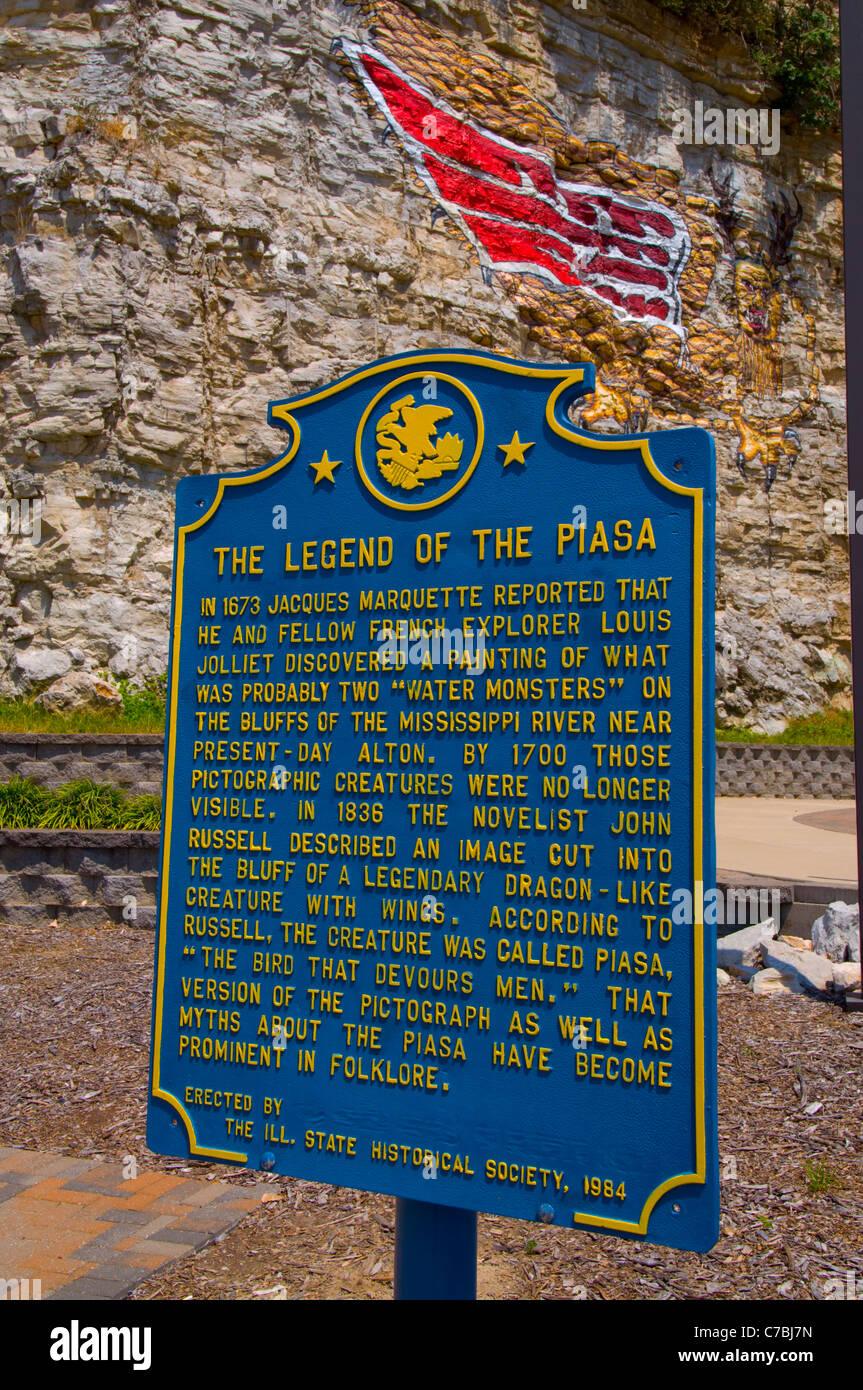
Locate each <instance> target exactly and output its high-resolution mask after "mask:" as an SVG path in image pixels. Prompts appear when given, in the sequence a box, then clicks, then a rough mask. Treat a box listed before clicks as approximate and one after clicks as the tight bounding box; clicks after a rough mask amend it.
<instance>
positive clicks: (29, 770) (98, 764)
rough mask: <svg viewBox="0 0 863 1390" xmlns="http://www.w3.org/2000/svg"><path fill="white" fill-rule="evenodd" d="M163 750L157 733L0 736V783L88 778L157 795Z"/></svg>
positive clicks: (49, 784)
mask: <svg viewBox="0 0 863 1390" xmlns="http://www.w3.org/2000/svg"><path fill="white" fill-rule="evenodd" d="M163 747H164V739H163V738H162V735H161V734H0V782H6V781H8V780H9V778H10V777H14V776H18V777H30V778H32V780H33V781H34V782H38V783H39V785H40V786H42V787H59V786H62V785H63V783H65V782H74V781H78V780H79V779H82V778H89V779H90V780H91V781H93V782H113V783H114V784H115V785H116V786H118V787H120V788H122V790H123V791H124V792H127V793H129V794H130V795H133V794H134V795H139V794H143V793H145V792H151V793H155V795H157V796H161V794H162V765H163V762H164V754H163Z"/></svg>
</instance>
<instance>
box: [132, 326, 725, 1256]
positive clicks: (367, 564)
mask: <svg viewBox="0 0 863 1390" xmlns="http://www.w3.org/2000/svg"><path fill="white" fill-rule="evenodd" d="M593 379H594V378H593V368H592V367H590V366H567V367H549V366H540V365H537V364H530V363H523V362H514V361H510V360H507V359H504V358H499V357H494V356H491V355H487V354H483V353H475V352H472V353H462V352H451V353H423V354H411V355H405V356H402V357H398V358H391V359H388V360H386V361H382V362H376V363H374V364H373V365H371V366H369V367H366V368H364V369H362V370H360V371H356V372H353V373H352V374H351V375H350V376H348V377H345V378H344V379H343V380H341V381H338V382H336V383H334V384H333V385H332V386H329V387H327V388H326V389H324V390H321V391H317V392H313V393H310V394H308V395H306V396H304V397H301V398H299V399H298V400H294V401H284V402H279V403H278V404H275V405H273V406H272V407H271V409H270V418H271V420H272V421H273V423H275V424H279V425H282V426H284V428H285V429H287V430H288V431H289V434H290V446H289V448H288V451H287V453H285V454H284V455H283V456H282V457H280V458H278V459H276V460H275V461H274V462H273V463H272V464H270V465H269V467H267V468H265V469H263V470H261V471H259V472H256V473H250V474H243V475H236V476H222V477H201V478H189V479H186V480H184V481H183V482H182V483H181V484H180V485H179V488H178V491H177V533H176V554H175V569H174V608H173V618H172V656H171V675H170V701H169V719H168V743H167V758H166V782H165V792H166V795H165V813H164V825H163V842H162V877H161V887H160V910H159V929H158V942H157V962H156V964H157V970H156V990H155V1007H154V1034H153V1062H152V1081H151V1097H150V1112H149V1127H148V1142H149V1144H150V1146H151V1148H153V1149H154V1150H156V1151H157V1152H161V1153H168V1154H174V1155H182V1156H187V1155H188V1156H190V1157H199V1158H215V1159H219V1160H222V1161H228V1162H235V1163H238V1164H248V1165H250V1166H252V1167H261V1168H267V1169H271V1170H275V1171H276V1172H281V1173H286V1174H291V1175H295V1176H299V1177H307V1178H314V1179H318V1180H321V1181H326V1182H333V1183H339V1184H344V1185H346V1186H351V1187H357V1188H366V1189H369V1190H372V1191H380V1192H388V1193H392V1194H395V1195H397V1196H402V1197H410V1198H416V1199H419V1200H423V1201H431V1202H439V1203H443V1204H446V1205H450V1206H455V1207H463V1208H469V1209H475V1210H480V1211H492V1212H499V1213H501V1214H503V1215H507V1216H518V1217H523V1218H526V1219H536V1218H537V1217H539V1218H540V1219H542V1220H547V1221H553V1222H555V1223H557V1224H560V1225H566V1226H571V1225H573V1223H574V1224H576V1225H579V1226H586V1227H591V1228H594V1229H602V1230H608V1231H614V1232H618V1233H621V1234H627V1235H632V1236H642V1237H645V1236H646V1237H647V1238H649V1239H651V1240H656V1241H659V1242H662V1243H664V1244H668V1245H675V1246H683V1247H694V1248H697V1249H705V1248H708V1247H709V1246H710V1245H711V1244H712V1243H713V1242H714V1240H715V1238H716V1234H717V1212H718V1183H717V1166H716V1085H715V1051H716V1040H715V959H714V943H713V941H712V939H710V938H711V936H712V933H711V932H710V931H709V930H708V931H707V932H706V931H705V928H704V926H703V924H702V918H703V912H702V901H703V890H704V885H705V884H709V883H711V881H712V879H713V877H714V840H713V764H714V755H713V732H712V731H713V582H712V574H713V532H714V459H713V446H712V443H711V441H710V439H709V437H708V436H707V435H706V434H705V433H704V432H703V431H701V430H697V429H681V430H675V431H669V432H664V433H659V434H652V435H649V436H641V437H629V436H628V437H620V436H616V437H598V436H595V435H593V436H591V435H587V434H585V433H583V432H582V431H580V430H579V429H578V428H576V427H575V426H574V425H573V424H572V421H571V416H570V413H569V407H571V405H572V404H573V402H575V401H576V400H577V398H578V397H579V395H581V394H584V393H585V392H587V391H590V390H591V389H592V387H593Z"/></svg>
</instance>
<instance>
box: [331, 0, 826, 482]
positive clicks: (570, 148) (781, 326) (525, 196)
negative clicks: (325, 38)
mask: <svg viewBox="0 0 863 1390" xmlns="http://www.w3.org/2000/svg"><path fill="white" fill-rule="evenodd" d="M357 11H358V14H359V17H360V19H361V22H362V24H363V25H364V26H366V28H365V30H364V32H367V33H368V38H363V40H362V41H359V42H357V41H355V40H352V39H349V38H347V37H342V38H339V39H337V40H336V41H335V43H334V45H333V48H334V52H335V53H337V54H338V55H339V56H340V58H341V61H342V63H343V64H344V66H345V69H346V71H347V72H348V73H349V75H350V78H351V80H352V82H353V83H354V84H355V85H356V88H357V90H358V92H359V93H361V95H362V99H363V101H364V102H365V104H366V105H367V107H368V108H369V110H370V111H372V112H375V113H377V114H378V115H379V116H380V117H381V118H382V119H383V121H384V122H385V127H384V134H385V136H386V137H389V138H392V139H394V140H395V141H396V142H397V145H398V148H399V150H400V152H401V154H402V157H403V158H404V160H405V161H406V164H407V167H408V169H409V170H410V173H411V176H412V177H413V179H414V180H415V182H416V185H417V187H418V188H419V189H421V190H422V192H423V193H424V194H425V195H426V196H427V197H428V199H429V200H430V202H431V203H432V205H433V206H432V209H431V217H432V221H433V222H438V221H439V220H440V219H446V225H447V227H448V229H449V230H451V232H452V233H453V234H454V235H455V236H456V237H458V238H459V239H460V240H461V241H462V243H463V245H464V247H465V252H466V254H467V255H469V256H471V257H472V258H473V259H474V260H475V261H476V262H477V263H478V266H479V270H480V273H481V274H482V276H483V278H484V279H485V281H486V282H487V283H490V284H491V283H494V284H497V285H499V286H500V287H501V289H502V290H503V291H504V293H505V294H507V295H508V296H509V297H510V298H511V299H512V300H513V302H514V303H515V304H516V305H517V306H518V308H519V310H520V312H521V314H522V315H523V317H524V319H525V320H526V321H527V323H528V324H529V326H530V331H531V334H532V336H533V337H534V338H535V340H536V341H538V342H539V343H541V344H542V345H543V346H544V347H545V348H547V349H548V350H549V351H551V352H553V353H554V354H555V356H556V357H557V358H558V359H559V360H562V361H565V360H570V361H572V360H575V359H584V360H587V361H592V362H594V363H595V364H596V366H597V389H596V392H595V393H594V395H593V396H592V397H586V398H585V401H584V403H583V405H582V408H581V412H580V420H581V423H582V425H583V426H584V427H585V428H588V429H606V430H607V429H617V430H624V431H639V430H645V429H647V428H648V427H650V426H651V425H658V426H666V427H667V426H669V425H673V424H683V423H686V424H689V423H697V424H699V425H703V426H704V427H705V428H707V429H710V430H713V431H714V432H723V431H724V432H727V433H729V434H730V435H731V436H732V439H733V444H734V457H735V461H736V463H737V467H738V468H739V469H740V471H741V473H742V475H743V476H744V478H747V477H750V476H752V472H753V470H758V471H759V474H760V476H761V477H762V478H763V483H764V487H765V489H766V490H767V491H768V492H769V490H770V488H771V487H772V485H773V483H774V481H775V479H776V477H777V475H778V474H779V472H780V468H784V470H785V472H786V473H787V474H790V472H791V470H792V467H793V464H794V461H795V459H796V458H797V456H798V454H799V452H800V448H801V440H800V435H799V433H798V430H797V426H798V425H800V423H801V422H802V421H804V420H805V419H806V417H807V416H808V415H809V414H810V413H811V412H812V411H813V409H814V408H815V405H816V404H817V401H818V378H819V373H818V367H817V364H816V360H815V319H814V315H813V313H812V311H811V309H810V308H808V307H807V306H806V305H804V303H803V302H802V300H801V299H800V297H799V296H798V295H797V294H796V293H795V292H794V290H793V288H792V282H791V279H790V274H789V267H790V266H791V260H792V242H793V238H794V233H795V231H796V229H797V227H798V225H799V223H800V221H801V219H802V215H803V214H802V208H801V205H800V203H799V201H798V200H797V198H796V196H794V197H793V201H792V200H791V199H789V198H788V197H787V196H786V195H785V193H783V192H780V193H779V194H778V195H777V197H776V198H775V199H773V200H771V202H770V203H769V204H768V206H767V207H766V208H765V209H764V218H763V221H764V226H763V227H762V229H761V232H760V233H758V232H755V231H747V230H746V229H745V228H744V227H743V226H742V218H741V215H740V213H739V211H738V208H737V193H736V191H735V189H734V186H733V176H732V173H731V172H725V173H722V172H719V171H718V170H716V169H711V172H710V180H711V190H710V194H709V195H707V194H697V193H694V192H687V191H685V189H684V188H683V187H681V175H680V174H679V173H678V172H677V171H675V170H672V169H667V168H662V167H659V166H655V165H652V164H647V163H640V162H638V161H637V160H635V159H633V158H631V157H630V156H629V155H628V154H626V153H625V152H624V151H623V150H621V149H619V148H617V147H616V146H614V145H611V144H607V143H604V142H601V141H597V140H592V141H585V140H582V139H580V138H579V137H578V136H577V135H576V134H574V133H572V132H570V131H569V130H568V129H567V128H566V127H565V126H564V125H563V124H562V122H561V121H560V120H558V118H557V117H556V116H555V115H554V114H553V113H552V112H550V111H549V110H548V109H547V108H546V106H544V105H543V103H542V102H540V101H539V100H537V98H536V97H534V96H533V94H532V93H531V92H530V91H529V90H528V88H527V87H526V86H524V84H522V83H521V82H519V80H518V79H517V78H516V77H514V76H513V75H512V73H511V72H510V71H508V69H507V68H506V67H504V66H503V64H502V63H500V62H498V61H497V60H496V59H494V58H492V57H491V56H489V55H488V54H484V53H478V52H477V51H476V50H475V49H473V48H472V49H471V50H470V51H469V52H468V51H467V50H466V49H464V48H462V47H461V46H460V45H459V44H458V43H456V42H455V41H454V40H453V39H452V38H451V37H450V36H449V35H447V34H445V33H444V32H443V31H442V30H440V29H437V28H434V27H433V26H432V25H430V24H426V23H424V22H423V21H421V20H420V19H418V18H417V17H416V16H415V15H414V14H413V13H412V12H411V11H409V10H408V9H406V8H405V7H404V6H403V5H401V4H399V3H397V0H360V3H358V4H357ZM726 257H727V258H729V260H730V262H731V267H733V274H732V275H731V277H730V281H731V285H732V291H731V292H732V295H733V306H732V311H731V314H728V313H726V314H724V315H717V314H716V312H712V313H710V312H707V311H706V306H707V302H708V295H709V293H710V290H711V286H712V284H713V282H714V278H715V275H716V272H717V269H718V267H719V265H720V263H721V262H723V258H726ZM786 330H787V332H788V333H789V334H790V335H794V336H796V338H797V341H798V342H802V343H803V344H804V347H803V353H804V357H805V362H806V373H805V376H806V379H805V380H803V381H800V380H797V381H795V384H794V385H793V386H792V387H791V389H790V393H789V392H787V391H786V390H785V382H784V380H783V345H782V337H783V332H784V331H786ZM799 376H800V373H799V372H798V373H797V377H799ZM429 418H430V417H429ZM411 419H412V417H407V418H403V419H402V423H401V425H399V426H398V428H400V429H404V428H405V427H409V428H412V427H413V426H412V424H411ZM394 423H395V422H394ZM424 423H425V422H423V427H424ZM392 432H393V431H392V429H391V433H392ZM384 466H385V467H387V468H391V469H392V470H394V472H393V477H392V479H389V481H391V482H393V483H395V481H396V473H398V477H399V478H400V479H401V481H400V482H399V483H398V485H399V486H402V487H408V486H418V485H419V484H420V483H421V482H422V479H423V476H431V475H430V474H423V472H422V469H423V467H426V466H432V465H431V464H429V465H426V464H422V465H420V466H418V467H417V468H414V467H413V466H411V465H410V464H408V463H407V462H406V461H405V460H403V459H401V458H399V457H397V456H396V454H393V457H392V460H391V461H389V462H387V463H386V464H385V465H384ZM441 466H444V467H445V466H447V465H446V464H443V465H441ZM385 476H386V475H385ZM438 476H439V475H438Z"/></svg>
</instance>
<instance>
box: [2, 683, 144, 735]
mask: <svg viewBox="0 0 863 1390" xmlns="http://www.w3.org/2000/svg"><path fill="white" fill-rule="evenodd" d="M166 684H167V677H165V676H157V677H154V678H153V679H152V680H149V681H147V682H146V683H145V684H144V685H138V686H133V685H131V684H130V682H129V681H120V682H119V686H120V698H121V700H122V702H123V703H122V706H120V707H118V708H115V709H106V710H102V709H93V708H86V707H84V708H80V709H73V710H64V711H62V712H61V711H59V710H50V709H47V708H46V707H45V706H44V705H38V704H36V703H35V702H34V701H33V700H27V699H23V698H22V699H15V700H0V733H9V734H163V733H164V732H165V692H166Z"/></svg>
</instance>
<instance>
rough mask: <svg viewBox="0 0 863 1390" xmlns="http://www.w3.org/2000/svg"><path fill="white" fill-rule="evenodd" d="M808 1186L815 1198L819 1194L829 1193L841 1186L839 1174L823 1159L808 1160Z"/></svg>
mask: <svg viewBox="0 0 863 1390" xmlns="http://www.w3.org/2000/svg"><path fill="white" fill-rule="evenodd" d="M806 1186H807V1187H808V1188H809V1191H810V1192H811V1193H812V1195H813V1196H815V1195H816V1194H817V1193H819V1192H829V1191H830V1189H831V1188H833V1187H838V1186H839V1174H838V1173H837V1172H836V1170H835V1168H832V1167H831V1166H830V1164H829V1163H828V1162H827V1161H826V1160H825V1159H823V1158H807V1160H806Z"/></svg>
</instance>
